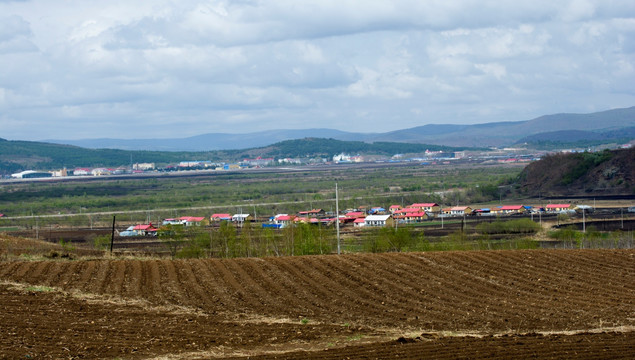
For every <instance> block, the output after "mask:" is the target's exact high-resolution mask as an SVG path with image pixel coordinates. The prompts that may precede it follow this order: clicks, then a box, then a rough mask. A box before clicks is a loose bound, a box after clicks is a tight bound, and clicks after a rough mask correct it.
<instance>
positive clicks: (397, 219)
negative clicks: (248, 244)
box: [119, 203, 594, 237]
mask: <svg viewBox="0 0 635 360" xmlns="http://www.w3.org/2000/svg"><path fill="white" fill-rule="evenodd" d="M593 210H594V209H593V207H591V206H588V205H574V204H556V203H554V204H547V205H546V206H544V207H541V206H530V205H501V206H495V207H489V208H478V207H471V206H454V207H442V206H441V205H439V204H437V203H413V204H411V205H408V206H405V207H403V206H401V205H391V206H389V207H388V208H383V207H366V206H360V207H358V208H356V209H346V210H344V211H342V212H340V214H339V215H338V216H337V217H336V216H335V214H334V213H332V212H327V211H325V210H323V209H312V210H306V211H300V212H298V213H297V214H276V215H274V216H271V217H269V218H268V219H266V218H265V219H264V221H263V219H262V218H256V217H255V214H248V213H237V214H231V213H214V214H212V215H211V216H209V217H198V216H182V217H179V218H168V219H164V220H163V221H162V223H161V224H160V225H154V224H152V223H147V224H137V225H131V226H129V227H128V228H127V229H126V230H125V231H122V232H120V233H119V236H124V237H126V236H156V235H157V232H158V231H159V230H160V229H161V227H162V226H168V225H170V226H186V227H189V226H209V225H214V224H220V223H221V222H223V221H225V222H228V223H232V224H234V225H235V226H237V227H242V226H243V225H244V224H245V223H257V222H260V223H261V226H262V227H263V228H270V229H283V228H286V227H289V226H293V225H295V224H299V223H304V224H310V225H323V226H336V225H337V224H336V219H339V226H346V227H351V226H352V227H354V228H377V227H396V226H399V225H401V224H403V225H407V224H416V223H423V222H426V221H432V220H440V221H443V220H444V219H456V218H465V217H512V216H531V217H532V218H533V215H534V214H536V215H537V216H542V215H543V214H544V215H557V214H575V213H580V214H588V213H590V212H592V211H593Z"/></svg>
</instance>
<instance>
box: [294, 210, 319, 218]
mask: <svg viewBox="0 0 635 360" xmlns="http://www.w3.org/2000/svg"><path fill="white" fill-rule="evenodd" d="M325 214H326V213H325V212H324V210H322V209H313V210H308V211H300V212H299V213H298V215H300V216H318V217H320V216H324V215H325Z"/></svg>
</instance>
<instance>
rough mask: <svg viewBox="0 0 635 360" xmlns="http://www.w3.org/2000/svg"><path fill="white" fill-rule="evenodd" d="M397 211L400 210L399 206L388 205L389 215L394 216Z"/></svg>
mask: <svg viewBox="0 0 635 360" xmlns="http://www.w3.org/2000/svg"><path fill="white" fill-rule="evenodd" d="M399 210H401V205H390V207H389V208H388V212H390V213H391V214H394V213H396V212H397V211H399Z"/></svg>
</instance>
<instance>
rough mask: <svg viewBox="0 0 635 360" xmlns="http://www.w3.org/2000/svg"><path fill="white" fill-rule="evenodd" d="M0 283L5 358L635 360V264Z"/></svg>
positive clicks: (75, 268)
mask: <svg viewBox="0 0 635 360" xmlns="http://www.w3.org/2000/svg"><path fill="white" fill-rule="evenodd" d="M0 281H2V282H3V285H2V286H0V323H1V324H2V327H1V328H0V349H2V350H0V356H4V357H7V358H18V357H19V358H24V357H25V356H27V357H28V356H31V357H34V356H42V357H45V356H49V357H52V358H59V357H85V358H94V357H105V358H112V357H121V358H147V357H158V356H167V357H169V358H188V359H189V358H218V357H240V356H251V357H257V358H284V359H287V358H288V359H290V358H305V357H310V358H334V359H338V358H347V357H348V358H387V357H397V356H398V357H399V358H421V357H433V358H462V357H463V358H491V357H499V358H519V357H520V358H522V357H536V356H538V357H552V358H563V359H564V358H594V357H595V358H598V357H600V358H620V357H622V358H634V357H635V336H634V334H635V333H634V332H633V331H634V329H635V251H634V250H531V251H481V252H476V251H474V252H445V253H442V252H438V253H408V254H356V255H344V256H333V255H331V256H311V257H285V258H264V259H232V260H217V259H209V260H207V259H206V260H175V261H173V260H86V261H44V262H17V261H16V262H4V263H0ZM34 285H39V286H43V287H33V286H34ZM300 351H302V352H300Z"/></svg>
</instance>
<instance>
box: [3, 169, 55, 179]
mask: <svg viewBox="0 0 635 360" xmlns="http://www.w3.org/2000/svg"><path fill="white" fill-rule="evenodd" d="M52 176H53V174H51V173H50V172H45V171H35V170H25V171H22V172H19V173H15V174H11V177H12V178H14V179H35V178H47V177H52Z"/></svg>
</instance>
